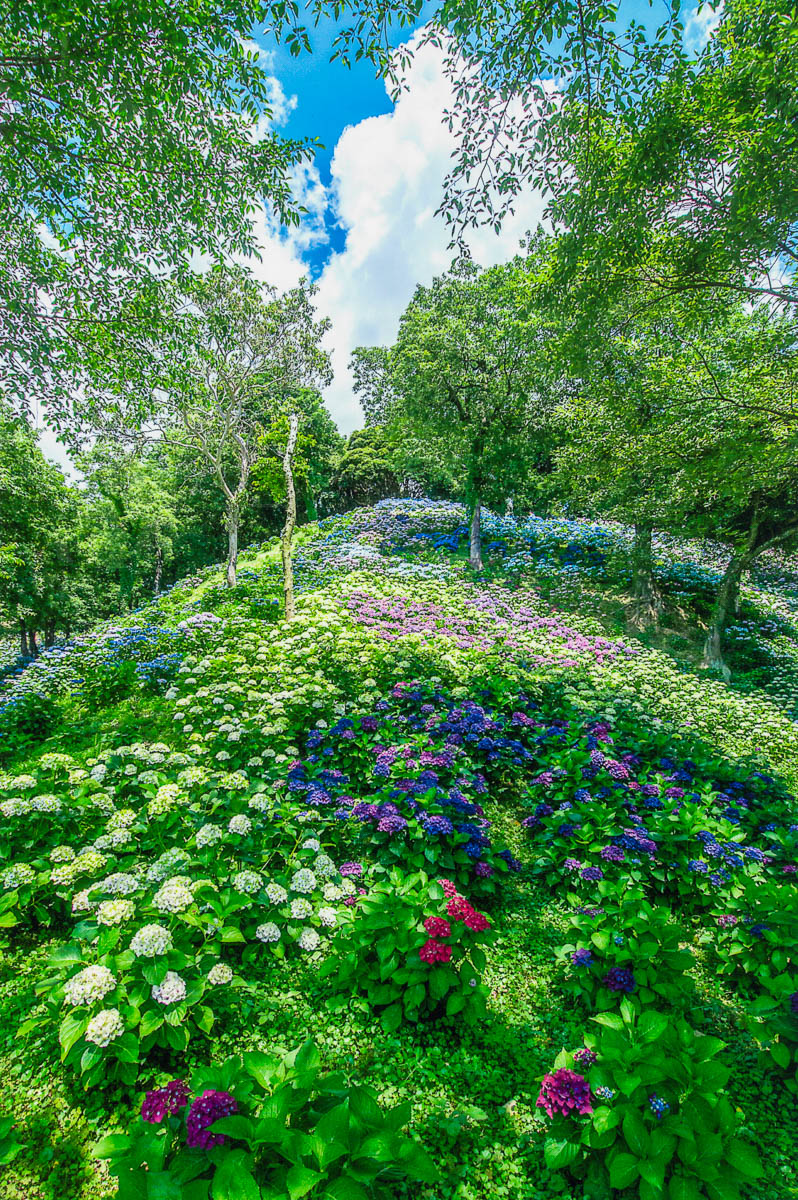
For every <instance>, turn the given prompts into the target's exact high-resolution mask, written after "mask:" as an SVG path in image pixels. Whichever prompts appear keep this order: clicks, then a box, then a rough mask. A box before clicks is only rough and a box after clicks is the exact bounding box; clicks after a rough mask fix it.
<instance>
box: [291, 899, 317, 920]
mask: <svg viewBox="0 0 798 1200" xmlns="http://www.w3.org/2000/svg"><path fill="white" fill-rule="evenodd" d="M312 912H313V905H312V904H311V903H310V901H309V900H305V899H304V898H302V899H297V900H292V901H291V916H292V917H295V918H296V920H298V921H303V920H304V919H305V918H306V917H309V916H310V914H311V913H312Z"/></svg>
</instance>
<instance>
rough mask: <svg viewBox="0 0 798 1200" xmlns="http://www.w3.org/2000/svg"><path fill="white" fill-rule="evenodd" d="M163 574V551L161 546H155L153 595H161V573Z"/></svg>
mask: <svg viewBox="0 0 798 1200" xmlns="http://www.w3.org/2000/svg"><path fill="white" fill-rule="evenodd" d="M162 574H163V551H162V550H161V547H160V546H156V547H155V579H154V581H153V588H152V591H153V595H154V596H160V594H161V575H162Z"/></svg>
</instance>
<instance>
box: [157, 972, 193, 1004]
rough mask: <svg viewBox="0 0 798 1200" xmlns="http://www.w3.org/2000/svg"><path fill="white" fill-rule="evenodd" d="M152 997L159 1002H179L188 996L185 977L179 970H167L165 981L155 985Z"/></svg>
mask: <svg viewBox="0 0 798 1200" xmlns="http://www.w3.org/2000/svg"><path fill="white" fill-rule="evenodd" d="M152 998H153V1000H157V1001H158V1003H159V1004H179V1003H180V1001H181V1000H185V998H186V981H185V979H182V978H181V977H180V976H179V975H178V973H177V971H167V972H166V975H165V976H164V980H163V983H160V984H156V985H155V986H154V987H153V989H152Z"/></svg>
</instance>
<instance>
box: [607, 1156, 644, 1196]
mask: <svg viewBox="0 0 798 1200" xmlns="http://www.w3.org/2000/svg"><path fill="white" fill-rule="evenodd" d="M637 1178H638V1170H637V1159H636V1158H635V1157H634V1156H633V1155H631V1154H616V1156H615V1158H614V1159H613V1160H612V1162H611V1163H610V1183H611V1184H612V1186H613V1187H614V1188H625V1187H629V1185H630V1184H631V1183H634V1181H635V1180H636V1179H637Z"/></svg>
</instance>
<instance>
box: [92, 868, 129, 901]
mask: <svg viewBox="0 0 798 1200" xmlns="http://www.w3.org/2000/svg"><path fill="white" fill-rule="evenodd" d="M139 886H140V885H139V881H138V879H136V876H135V875H131V874H130V873H129V872H127V871H117V872H116V874H114V875H108V876H106V878H105V879H103V880H102V882H101V883H98V884H97V886H96V890H97V891H101V890H102V891H103V892H110V893H111V895H112V896H129V895H130V894H131V892H135V891H138V888H139ZM93 890H94V889H93Z"/></svg>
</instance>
